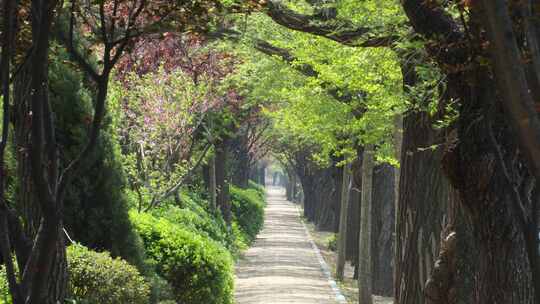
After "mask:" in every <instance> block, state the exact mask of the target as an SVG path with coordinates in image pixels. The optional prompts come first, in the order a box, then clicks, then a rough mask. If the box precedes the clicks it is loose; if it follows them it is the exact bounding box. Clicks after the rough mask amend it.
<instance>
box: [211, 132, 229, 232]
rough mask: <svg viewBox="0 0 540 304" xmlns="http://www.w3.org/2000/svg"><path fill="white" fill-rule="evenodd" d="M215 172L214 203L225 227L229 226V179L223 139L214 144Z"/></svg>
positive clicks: (226, 154)
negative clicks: (219, 211)
mask: <svg viewBox="0 0 540 304" xmlns="http://www.w3.org/2000/svg"><path fill="white" fill-rule="evenodd" d="M215 153H216V157H215V171H216V193H217V194H216V202H217V205H218V206H219V208H220V210H221V214H222V215H223V219H224V220H225V223H227V226H228V227H230V226H231V222H232V215H231V202H230V200H229V179H228V174H227V160H228V154H229V153H228V145H227V140H226V139H223V140H221V141H220V142H218V143H217V144H216V152H215Z"/></svg>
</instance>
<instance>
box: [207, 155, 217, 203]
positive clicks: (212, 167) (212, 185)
mask: <svg viewBox="0 0 540 304" xmlns="http://www.w3.org/2000/svg"><path fill="white" fill-rule="evenodd" d="M208 165H209V166H208V192H210V207H211V208H212V210H216V208H217V191H216V155H215V153H214V155H212V157H210V160H209V164H208Z"/></svg>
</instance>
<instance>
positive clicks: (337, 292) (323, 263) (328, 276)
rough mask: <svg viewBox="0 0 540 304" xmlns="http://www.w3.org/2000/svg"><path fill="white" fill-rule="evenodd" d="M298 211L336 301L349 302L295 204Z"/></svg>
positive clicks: (341, 303) (345, 303) (340, 303)
mask: <svg viewBox="0 0 540 304" xmlns="http://www.w3.org/2000/svg"><path fill="white" fill-rule="evenodd" d="M295 207H296V212H297V213H298V216H299V218H300V221H301V222H302V225H303V226H304V231H305V232H306V236H307V238H308V240H309V242H310V243H311V247H312V248H313V251H315V255H316V256H317V260H319V264H320V265H321V270H322V272H323V273H324V275H325V277H326V279H327V280H328V284H329V285H330V287H331V288H332V291H333V292H334V295H335V296H336V301H337V302H338V303H339V304H347V299H346V298H345V296H344V295H343V294H342V293H341V290H340V289H339V286H338V285H337V283H336V281H335V280H334V278H332V273H331V272H330V267H328V264H326V261H325V260H324V258H323V256H322V254H321V251H320V250H319V247H317V244H315V241H314V240H313V237H311V233H309V229H308V227H307V225H306V223H305V222H304V219H303V218H302V216H301V213H300V208H298V205H296V204H295Z"/></svg>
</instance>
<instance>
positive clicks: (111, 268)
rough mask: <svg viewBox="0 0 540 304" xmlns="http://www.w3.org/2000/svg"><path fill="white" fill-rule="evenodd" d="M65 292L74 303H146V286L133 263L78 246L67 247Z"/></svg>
mask: <svg viewBox="0 0 540 304" xmlns="http://www.w3.org/2000/svg"><path fill="white" fill-rule="evenodd" d="M67 254H68V267H69V268H68V269H69V288H68V290H69V295H68V298H69V299H71V300H74V301H75V303H78V304H79V303H84V304H124V303H132V304H147V303H149V301H150V285H149V284H148V282H146V281H145V279H144V277H143V276H141V275H140V274H139V271H138V270H137V268H135V267H134V266H132V265H130V264H128V263H127V262H126V261H124V260H122V259H120V258H116V259H113V258H111V256H110V254H109V253H108V252H102V253H100V252H95V251H91V250H89V249H88V248H86V247H84V246H81V245H73V246H70V247H68V250H67Z"/></svg>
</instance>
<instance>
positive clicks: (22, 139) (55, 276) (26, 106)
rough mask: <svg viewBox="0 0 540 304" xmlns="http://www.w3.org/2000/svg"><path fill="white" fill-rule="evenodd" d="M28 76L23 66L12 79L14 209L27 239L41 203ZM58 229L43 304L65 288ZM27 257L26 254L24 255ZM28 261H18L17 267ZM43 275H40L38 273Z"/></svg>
mask: <svg viewBox="0 0 540 304" xmlns="http://www.w3.org/2000/svg"><path fill="white" fill-rule="evenodd" d="M30 83H31V74H30V69H29V67H28V66H24V67H23V68H22V69H21V70H20V71H19V73H18V75H17V77H16V78H15V80H14V104H15V115H14V134H15V137H14V145H13V146H14V152H15V155H16V159H17V193H16V197H17V200H16V208H17V210H18V212H19V214H20V215H21V217H22V219H23V222H24V229H25V231H24V233H25V235H26V237H27V238H29V239H32V240H33V239H35V238H36V237H37V235H38V230H39V227H40V224H41V221H42V211H41V208H40V202H39V201H38V200H37V197H36V189H35V187H34V182H33V179H32V168H31V164H30V153H29V151H30V145H31V134H30V133H31V124H30V122H31V117H30V113H31V108H30V95H29V94H30ZM60 227H61V228H60V229H59V230H58V234H59V235H58V237H57V244H56V249H55V250H54V251H53V252H51V254H52V255H53V256H54V258H53V260H52V266H51V272H50V273H49V277H48V279H47V282H48V287H47V292H46V304H56V303H57V302H58V301H60V302H63V301H64V298H65V295H66V289H67V262H66V252H65V239H64V231H63V229H62V227H63V226H60ZM25 256H26V257H28V255H27V254H25ZM26 262H27V260H25V261H19V264H20V265H24V264H26ZM39 275H43V274H39Z"/></svg>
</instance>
